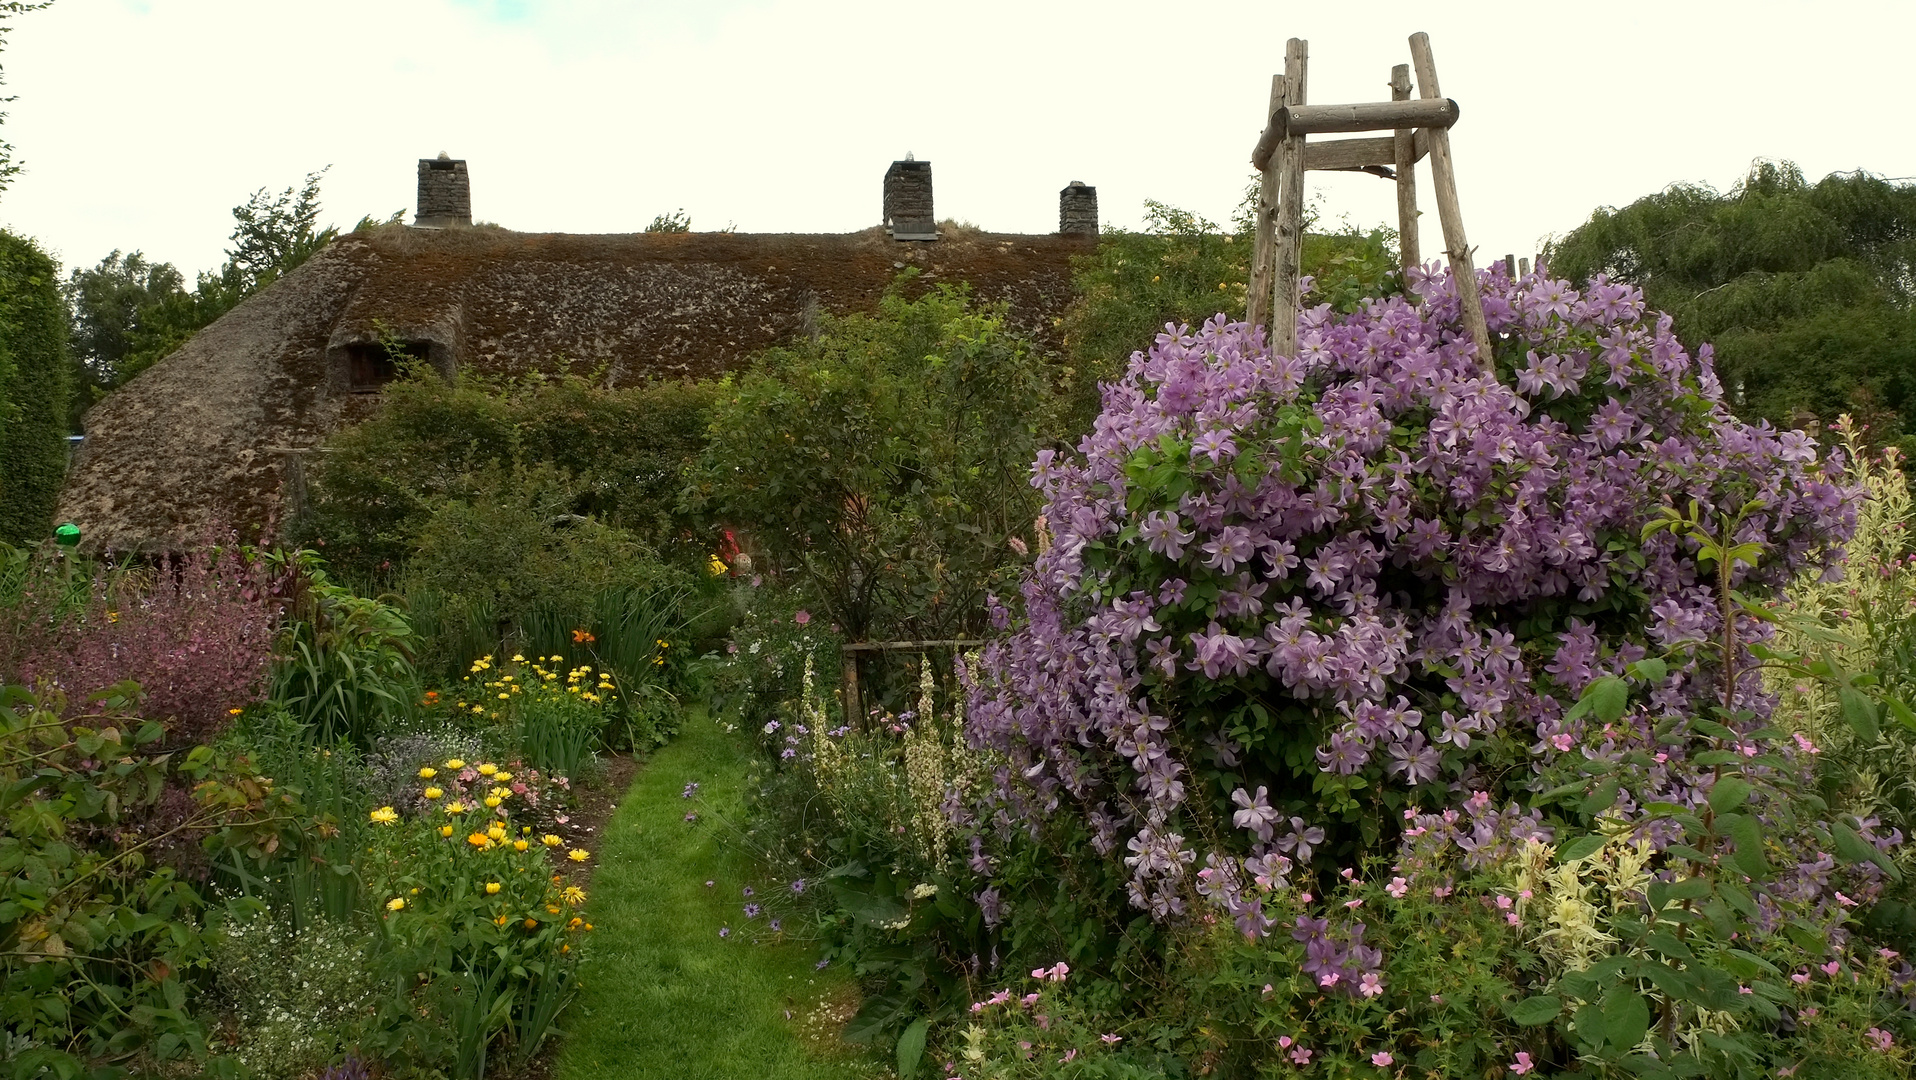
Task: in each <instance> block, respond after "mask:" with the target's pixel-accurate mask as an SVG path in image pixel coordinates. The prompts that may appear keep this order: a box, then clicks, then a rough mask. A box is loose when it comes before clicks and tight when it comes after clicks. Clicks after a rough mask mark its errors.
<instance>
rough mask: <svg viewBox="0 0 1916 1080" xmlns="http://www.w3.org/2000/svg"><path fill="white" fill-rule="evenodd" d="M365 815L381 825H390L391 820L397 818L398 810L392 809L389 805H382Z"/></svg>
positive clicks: (393, 820) (396, 819)
mask: <svg viewBox="0 0 1916 1080" xmlns="http://www.w3.org/2000/svg"><path fill="white" fill-rule="evenodd" d="M366 816H367V817H369V818H371V819H372V820H374V821H376V822H378V823H379V824H381V825H391V824H392V823H393V822H395V821H398V820H399V811H397V810H394V809H393V808H392V807H390V806H382V807H380V808H379V809H377V810H374V811H373V812H372V813H370V814H368V815H366Z"/></svg>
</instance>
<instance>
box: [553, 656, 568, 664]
mask: <svg viewBox="0 0 1916 1080" xmlns="http://www.w3.org/2000/svg"><path fill="white" fill-rule="evenodd" d="M552 662H553V663H555V664H563V663H565V657H563V656H555V657H553V658H552Z"/></svg>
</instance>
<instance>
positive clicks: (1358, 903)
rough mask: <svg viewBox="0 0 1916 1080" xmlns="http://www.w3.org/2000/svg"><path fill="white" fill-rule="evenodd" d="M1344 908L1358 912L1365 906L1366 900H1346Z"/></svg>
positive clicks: (1361, 898)
mask: <svg viewBox="0 0 1916 1080" xmlns="http://www.w3.org/2000/svg"><path fill="white" fill-rule="evenodd" d="M1344 906H1345V907H1347V908H1349V909H1351V910H1352V911H1356V910H1357V909H1358V908H1360V907H1363V906H1364V898H1363V897H1361V896H1360V897H1358V898H1357V899H1355V900H1346V901H1344Z"/></svg>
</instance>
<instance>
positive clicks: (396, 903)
mask: <svg viewBox="0 0 1916 1080" xmlns="http://www.w3.org/2000/svg"><path fill="white" fill-rule="evenodd" d="M405 906H406V898H405V897H403V896H395V897H393V898H392V899H391V900H388V901H386V910H387V911H398V910H400V909H401V908H403V907H405Z"/></svg>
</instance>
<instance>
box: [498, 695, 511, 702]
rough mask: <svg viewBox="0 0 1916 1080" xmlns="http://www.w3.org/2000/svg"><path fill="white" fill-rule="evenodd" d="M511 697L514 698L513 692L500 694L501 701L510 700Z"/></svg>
mask: <svg viewBox="0 0 1916 1080" xmlns="http://www.w3.org/2000/svg"><path fill="white" fill-rule="evenodd" d="M511 699H512V695H511V694H500V695H499V700H500V701H510V700H511Z"/></svg>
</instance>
